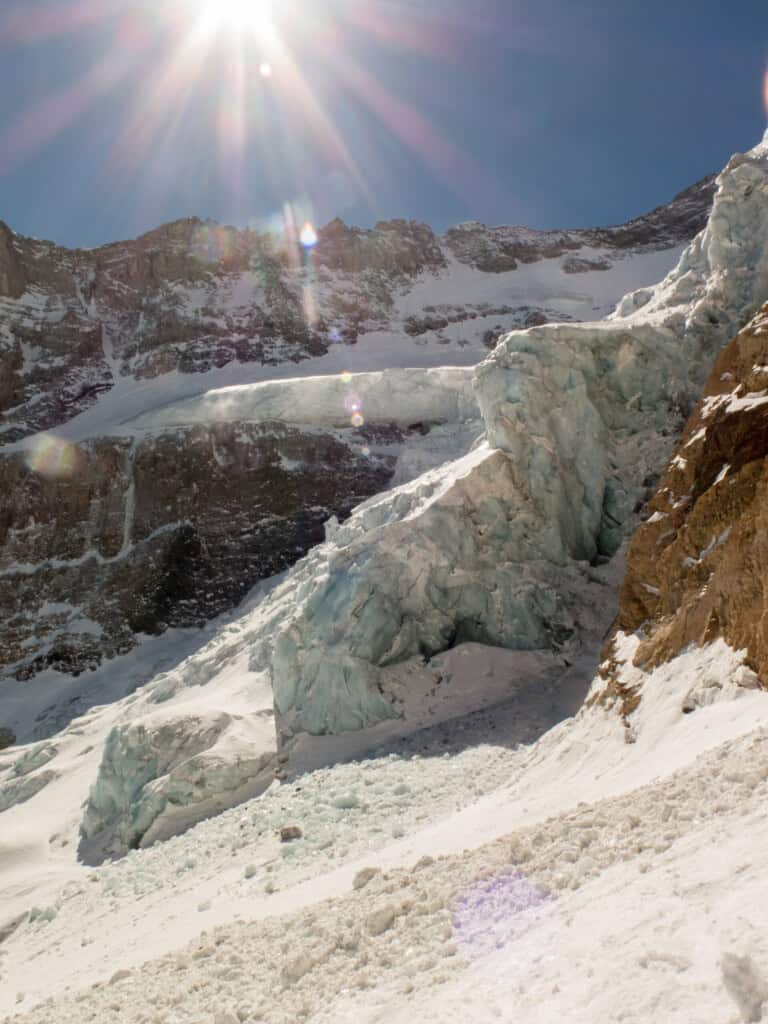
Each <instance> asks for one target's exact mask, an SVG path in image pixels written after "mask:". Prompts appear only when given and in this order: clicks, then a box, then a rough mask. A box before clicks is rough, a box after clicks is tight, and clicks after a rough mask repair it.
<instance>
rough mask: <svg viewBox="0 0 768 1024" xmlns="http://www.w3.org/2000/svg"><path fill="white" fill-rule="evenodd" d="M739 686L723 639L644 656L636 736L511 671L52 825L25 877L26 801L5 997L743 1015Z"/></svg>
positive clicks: (759, 958)
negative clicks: (65, 827)
mask: <svg viewBox="0 0 768 1024" xmlns="http://www.w3.org/2000/svg"><path fill="white" fill-rule="evenodd" d="M635 644H636V641H635V639H634V638H632V637H627V638H625V639H624V641H623V642H622V643H621V644H620V655H621V658H623V659H626V660H627V664H629V663H630V659H631V655H632V653H633V650H634V645H635ZM477 665H478V667H480V665H481V662H477ZM626 671H627V672H629V673H630V675H627V677H626V682H627V683H630V682H634V681H636V680H635V678H634V677H633V676H632V673H636V672H637V671H638V670H635V669H631V668H627V669H626ZM754 686H755V680H754V677H753V675H752V674H751V673H750V672H749V670H748V669H746V668H745V667H744V665H743V662H742V657H741V655H739V653H738V652H735V651H732V650H731V649H729V648H728V647H727V646H726V645H725V644H724V643H723V642H722V641H718V642H717V643H716V644H714V645H712V646H711V647H708V648H704V649H701V650H696V651H690V652H687V653H685V654H683V655H681V656H680V657H679V658H677V659H676V660H675V661H674V662H672V663H670V664H668V665H665V666H663V667H661V668H659V669H657V670H656V671H655V672H653V673H652V674H650V675H647V676H645V677H644V679H643V688H644V699H643V702H642V705H641V709H640V711H639V713H638V719H637V722H636V723H635V729H636V734H635V737H634V742H633V743H631V744H629V745H628V744H627V743H626V741H625V736H624V730H623V729H622V728H621V726H620V724H619V722H618V721H617V719H616V718H615V716H614V715H613V714H611V713H608V712H602V711H596V710H594V709H586V708H585V709H583V710H582V711H580V712H579V713H578V715H577V716H576V717H575V718H571V719H568V720H566V721H564V722H562V723H561V724H559V725H557V726H555V727H554V728H551V729H549V730H548V731H547V726H548V724H549V723H551V722H552V720H553V717H552V716H553V711H555V712H556V710H557V709H558V701H562V694H559V691H558V689H557V688H543V689H542V690H540V691H538V692H537V693H535V694H531V693H523V694H520V695H519V696H518V697H517V698H513V699H512V700H510V701H509V702H508V704H506V705H505V706H504V707H503V708H502V709H501V710H500V711H499V712H498V713H496V714H493V715H492V714H489V713H487V712H481V713H479V714H476V715H474V716H471V717H469V718H464V719H462V720H460V721H457V722H454V723H453V724H451V725H443V726H439V727H436V728H435V729H432V730H428V731H427V732H425V733H422V734H419V735H418V736H415V737H412V738H411V739H409V740H407V741H402V742H400V743H398V744H396V745H395V746H393V747H390V748H389V749H387V748H384V749H382V750H381V751H379V752H377V754H376V755H375V756H373V757H370V758H368V759H366V760H363V761H356V762H354V761H353V762H351V763H347V764H341V765H337V766H336V767H331V768H323V769H319V770H317V771H315V772H310V773H308V774H304V775H301V776H298V777H296V778H292V779H286V780H285V781H284V782H282V783H274V784H273V786H272V787H271V788H270V790H269V791H268V792H267V793H266V794H265V795H264V796H262V797H261V798H260V799H257V800H254V801H251V802H248V803H245V804H243V805H241V806H240V807H238V808H235V809H233V810H231V811H228V812H225V813H224V814H222V815H219V816H218V817H216V818H213V819H211V820H210V821H207V822H203V823H201V824H199V825H197V826H196V827H195V828H193V829H192V830H190V831H188V832H187V833H186V834H185V835H183V836H179V837H176V838H175V839H172V840H170V841H168V842H166V843H164V844H161V845H159V846H156V847H154V848H152V849H151V850H146V851H137V852H134V853H131V854H130V855H129V856H128V857H126V858H125V859H123V860H122V861H120V862H117V863H115V864H112V865H105V866H103V867H101V868H100V869H98V870H95V871H93V870H90V869H88V868H84V867H76V866H75V865H74V864H72V863H71V861H70V862H68V863H66V857H65V851H63V850H62V851H60V852H59V853H58V854H56V855H54V857H53V858H52V859H49V862H48V864H49V866H48V869H47V872H48V873H47V876H46V877H45V878H44V881H40V880H39V879H38V881H37V884H36V886H35V887H34V888H33V889H32V890H31V891H30V889H29V885H28V883H26V884H25V883H24V882H23V878H24V877H25V873H26V869H25V865H24V861H25V859H27V858H33V857H34V856H35V855H37V856H38V857H41V856H43V852H42V851H43V848H44V847H45V846H46V845H47V844H46V840H45V833H44V831H42V830H41V825H44V824H45V823H44V820H41V818H40V817H39V816H35V817H32V816H28V817H27V819H26V825H25V828H21V827H18V828H17V829H16V830H14V831H13V832H12V833H10V834H11V835H12V836H13V838H12V839H11V840H10V841H8V840H4V841H3V861H4V867H5V871H4V874H5V879H6V880H5V892H4V906H5V907H7V914H8V917H9V918H10V921H9V922H8V925H7V926H6V929H5V930H6V931H9V934H8V937H7V938H5V940H4V941H3V943H2V945H0V949H2V950H3V954H2V956H1V957H0V963H1V964H2V967H1V968H0V969H1V970H2V972H3V980H4V982H5V984H4V986H3V989H2V993H3V994H2V996H1V997H0V998H2V1003H0V1005H2V1007H3V1008H4V1009H5V1010H6V1012H9V1013H10V1012H12V1011H15V1012H17V1013H20V1012H21V1011H23V1010H25V1009H27V1008H29V1007H31V1006H33V1005H34V1004H38V1008H37V1009H34V1010H32V1012H31V1014H29V1015H27V1016H24V1017H23V1018H20V1019H23V1020H25V1021H29V1022H33V1021H34V1022H40V1024H42V1022H43V1021H46V1022H52V1021H55V1022H56V1024H65V1022H74V1021H78V1022H80V1021H84V1020H90V1019H97V1020H99V1021H115V1022H120V1024H134V1022H136V1024H139V1022H141V1021H144V1022H146V1021H154V1020H155V1019H157V1020H161V1021H163V1022H166V1021H167V1022H169V1024H182V1022H195V1024H197V1022H205V1024H216V1022H221V1021H225V1020H227V1021H228V1020H229V1019H230V1018H229V1017H227V1016H226V1015H227V1014H229V1015H231V1019H232V1020H236V1021H240V1022H251V1021H253V1022H255V1021H268V1022H270V1024H292V1022H294V1021H297V1020H308V1021H313V1022H315V1024H337V1022H347V1021H349V1022H350V1024H351V1022H352V1021H355V1022H357V1021H370V1022H373V1021H380V1022H382V1024H383V1022H384V1021H389V1020H396V1021H398V1022H403V1024H405V1022H406V1021H410V1020H413V1019H416V1018H420V1017H424V1019H426V1020H430V1021H435V1022H437V1021H445V1020H452V1021H456V1022H457V1024H458V1022H467V1024H485V1022H486V1021H492V1020H502V1021H509V1022H510V1024H511V1022H512V1021H530V1022H536V1024H539V1022H541V1024H543V1022H545V1021H551V1020H555V1019H563V1020H568V1021H577V1022H583V1024H587V1022H592V1021H595V1020H626V1021H630V1022H638V1024H639V1022H646V1021H650V1020H657V1019H659V1018H660V1017H661V1018H663V1019H664V1020H670V1021H673V1022H679V1024H684V1022H685V1024H689V1022H691V1021H698V1020H701V1021H702V1022H703V1021H705V1020H711V1019H712V1014H713V1013H716V1014H717V1019H722V1020H724V1021H732V1022H734V1024H736V1022H738V1021H739V1020H740V1019H743V1020H748V1019H750V1018H749V1017H741V1018H740V1017H739V1016H738V1013H739V1010H738V1007H739V1006H740V1005H742V1004H743V1005H746V1004H747V1003H749V1001H750V1000H752V1002H753V1003H754V1001H755V1000H757V999H758V997H759V996H760V993H761V991H762V989H761V988H760V986H761V984H762V979H764V978H765V977H766V974H768V945H767V944H766V939H765V934H764V929H763V927H762V925H763V922H762V916H761V915H762V907H763V906H764V899H765V897H766V896H768V875H766V872H765V870H764V868H763V867H762V866H761V863H760V861H759V859H758V860H757V861H755V859H754V850H755V849H756V848H757V849H759V848H760V843H761V841H762V840H763V839H765V838H768V836H765V835H764V834H763V833H764V832H765V823H764V815H762V807H763V805H764V801H765V796H766V786H767V785H768V696H766V694H765V693H764V692H762V691H760V690H758V689H755V688H754ZM695 688H698V689H700V690H701V689H706V690H708V691H709V693H710V697H709V699H708V700H706V701H702V702H701V704H700V705H699V706H698V707H697V709H696V710H695V712H694V713H692V714H686V713H685V711H684V710H683V707H684V704H685V703H686V699H687V698H688V696H689V693H690V691H691V689H695ZM562 710H563V704H562V703H560V704H559V711H560V713H562ZM555 717H556V713H555ZM87 740H88V735H87V729H86V728H83V735H82V736H81V739H80V742H81V743H86V744H87ZM20 824H21V823H20V822H19V825H20ZM285 826H294V827H297V828H298V829H299V830H300V833H301V835H300V838H296V839H294V840H292V841H288V842H280V839H279V835H278V834H277V830H278V829H280V828H283V827H285ZM49 857H50V855H49ZM27 877H28V876H27ZM46 886H47V888H46ZM640 896H642V898H638V897H640ZM33 901H34V902H33ZM24 911H27V912H29V913H28V916H23V914H24ZM14 919H18V923H17V924H16V926H15V927H13V926H12V923H11V922H12V921H13V920H14ZM190 940H192V941H191V944H189V945H186V946H185V945H184V944H185V943H187V942H189V941H190ZM147 957H150V960H149V961H148V962H145V961H146V960H147ZM744 958H746V960H744ZM139 968H140V969H139ZM89 985H95V987H93V988H87V987H86V986H89ZM67 989H69V990H70V994H67V991H66V990H67ZM46 1000H53V1001H52V1002H46ZM750 1005H751V1004H750ZM754 1019H759V1018H757V1017H756V1018H754Z"/></svg>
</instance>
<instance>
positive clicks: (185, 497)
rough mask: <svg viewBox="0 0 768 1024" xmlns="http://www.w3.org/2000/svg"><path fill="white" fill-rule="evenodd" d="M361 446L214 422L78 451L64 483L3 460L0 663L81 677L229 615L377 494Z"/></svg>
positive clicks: (345, 437) (370, 462) (371, 464)
mask: <svg viewBox="0 0 768 1024" xmlns="http://www.w3.org/2000/svg"><path fill="white" fill-rule="evenodd" d="M394 433H395V435H396V436H397V437H399V436H400V434H399V433H398V432H397V431H395V432H394ZM363 441H364V438H363V437H360V436H358V435H356V434H354V432H352V431H346V432H341V431H337V432H332V431H311V430H303V431H302V430H299V429H296V428H291V427H287V426H285V425H284V424H279V423H264V424H257V423H243V424H237V423H220V424H212V425H210V426H202V425H200V426H192V427H189V428H182V429H178V430H174V431H172V432H167V433H163V434H157V435H152V434H150V435H146V436H144V437H142V438H138V439H135V440H133V439H131V438H103V439H99V440H95V441H89V442H83V443H82V444H80V445H76V446H75V445H72V446H69V449H68V458H69V459H70V460H71V471H70V472H68V473H64V474H63V475H60V476H48V477H46V476H44V475H42V474H41V472H39V471H37V470H36V468H35V467H34V465H30V464H28V462H27V461H26V460H25V457H24V456H23V455H21V454H17V455H8V456H5V457H1V456H0V545H2V547H0V575H1V576H2V579H3V583H4V586H3V587H2V593H1V594H0V618H1V619H2V623H3V625H2V627H0V665H4V666H6V668H7V669H8V670H10V671H12V672H13V673H14V674H15V675H16V677H17V678H28V677H30V676H32V675H33V674H35V673H36V672H38V671H40V670H41V669H43V668H46V667H52V668H56V669H58V670H59V671H63V672H70V673H78V672H82V671H84V670H86V669H88V668H90V667H93V666H95V665H96V664H98V662H99V661H100V660H101V658H102V657H104V656H107V657H110V656H113V655H114V654H117V653H121V652H124V651H126V650H128V649H129V648H130V647H131V646H132V645H133V644H134V642H135V635H136V634H137V633H150V634H156V633H159V632H162V631H163V630H164V629H166V628H167V627H169V626H189V625H195V624H197V623H200V622H202V621H204V620H205V619H207V618H210V617H212V616H214V615H216V614H218V613H219V612H221V611H223V610H224V609H227V608H231V607H233V606H234V605H235V604H236V603H237V602H238V601H239V600H240V598H241V597H242V596H243V595H244V594H245V593H246V592H247V591H248V590H249V589H250V588H251V587H252V586H253V584H254V583H256V582H257V581H258V580H259V579H262V578H264V577H267V576H270V575H272V574H274V573H276V572H280V571H281V570H282V569H285V568H287V567H288V566H290V565H292V564H293V562H295V561H296V560H297V559H298V558H299V557H301V555H303V554H304V553H305V552H306V551H307V550H308V549H309V548H310V547H311V546H312V545H313V544H316V543H317V542H318V541H319V540H321V539H322V537H323V523H324V522H325V521H326V520H327V519H328V518H329V517H330V516H331V515H336V516H339V517H341V518H344V517H345V516H346V515H348V514H349V511H350V510H351V509H352V507H354V506H355V505H356V504H358V503H359V502H360V501H361V500H362V499H364V498H365V497H367V496H368V495H369V494H371V493H374V492H376V491H378V490H381V489H382V487H384V486H385V485H386V483H387V482H388V480H389V479H390V477H391V475H392V471H393V468H394V464H395V457H394V455H391V456H390V455H386V454H381V455H377V456H372V455H370V454H368V455H364V454H363V452H362V447H363Z"/></svg>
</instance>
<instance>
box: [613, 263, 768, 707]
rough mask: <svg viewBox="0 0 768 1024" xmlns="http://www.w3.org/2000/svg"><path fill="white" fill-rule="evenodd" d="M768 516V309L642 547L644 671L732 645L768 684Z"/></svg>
mask: <svg viewBox="0 0 768 1024" xmlns="http://www.w3.org/2000/svg"><path fill="white" fill-rule="evenodd" d="M766 290H768V282H767V289H766ZM767 509H768V305H766V306H764V307H763V309H762V311H761V312H760V313H759V314H758V315H757V316H756V317H755V318H754V319H753V320H752V321H751V323H750V324H749V325H748V326H747V327H746V328H745V329H744V330H742V331H741V332H740V333H739V334H738V335H737V336H736V337H735V338H734V339H733V341H732V342H731V343H730V344H729V345H728V346H727V347H726V349H725V350H724V351H723V353H722V354H721V355H720V357H719V359H718V360H717V362H716V363H715V367H714V369H713V370H712V373H711V374H710V376H709V379H708V380H707V383H706V385H705V388H704V393H703V396H702V399H701V401H700V402H699V404H698V406H697V407H696V409H695V411H694V413H693V415H692V416H691V418H690V420H689V421H688V424H687V425H686V427H685V430H684V432H683V435H682V438H681V440H680V442H679V444H678V446H677V448H676V451H675V453H674V456H673V458H672V459H671V461H670V462H669V463H668V465H667V467H666V469H665V471H664V473H663V475H662V478H661V481H660V485H659V488H658V490H657V491H656V494H655V495H654V497H653V499H652V500H651V502H650V503H649V505H648V507H647V519H646V521H645V522H644V523H643V525H642V526H641V527H640V528H639V529H638V531H637V532H636V534H635V536H634V538H633V541H632V545H631V547H630V550H629V554H628V557H627V571H626V577H625V579H624V582H623V585H622V588H621V595H620V605H619V612H618V618H617V622H616V628H617V629H620V630H622V631H623V632H627V633H628V632H634V631H635V630H640V631H641V633H642V637H643V639H642V642H641V643H640V645H639V647H638V650H637V653H636V655H635V658H634V664H635V665H637V666H639V667H642V668H653V667H654V666H656V665H659V664H661V663H663V662H665V661H668V660H669V659H671V658H673V657H674V656H675V655H676V654H678V653H679V652H680V651H682V650H683V649H684V648H685V647H687V646H688V645H689V644H706V643H709V642H711V641H712V640H714V639H715V638H717V637H723V638H724V639H725V640H726V642H727V643H728V644H729V645H730V646H732V647H733V648H734V649H736V650H746V652H747V655H748V664H749V665H750V666H751V668H753V669H754V671H755V672H756V673H757V674H758V676H759V678H760V679H761V680H762V682H763V685H766V684H768V625H767V623H768V590H766V580H767V579H768V513H767V512H766V510H767ZM610 652H611V645H610V644H609V646H608V648H607V651H606V656H607V657H608V658H610ZM747 674H749V673H747ZM607 675H609V676H610V673H607ZM707 699H708V698H707V696H706V694H702V693H697V694H691V695H689V699H688V701H687V707H685V708H684V710H693V709H694V708H695V707H697V706H701V705H702V703H706V702H707Z"/></svg>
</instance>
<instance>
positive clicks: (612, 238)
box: [0, 177, 714, 444]
mask: <svg viewBox="0 0 768 1024" xmlns="http://www.w3.org/2000/svg"><path fill="white" fill-rule="evenodd" d="M713 189H714V183H713V179H712V177H709V178H706V179H704V180H703V181H702V182H699V183H698V184H697V185H694V186H692V187H691V188H689V189H687V190H686V191H684V192H682V193H681V194H680V195H679V196H677V197H675V199H673V200H672V201H671V202H670V203H669V204H667V205H666V206H662V207H659V208H658V209H657V210H654V211H652V212H651V213H650V214H647V215H646V216H644V217H640V218H637V219H636V220H633V221H630V222H629V223H628V224H625V225H622V226H620V227H615V228H605V229H593V230H577V231H531V230H529V229H527V228H516V227H499V228H486V227H485V226H484V225H482V224H478V223H469V224H462V225H459V226H458V227H456V228H453V229H451V230H450V231H448V232H447V233H446V234H445V235H444V236H438V235H435V234H434V232H433V231H432V230H431V229H430V228H429V227H428V226H427V225H425V224H418V223H416V222H414V221H398V220H395V221H382V222H380V223H379V224H377V225H376V227H375V228H374V229H372V230H363V229H360V228H353V227H348V226H347V225H345V224H344V223H343V222H342V221H340V220H335V221H332V222H331V223H330V224H328V225H327V226H326V227H325V228H322V229H320V231H319V232H318V241H317V245H316V247H315V248H314V249H313V250H312V251H311V252H309V251H306V250H303V249H302V247H301V246H300V245H299V243H298V240H297V239H296V237H295V234H292V233H291V231H290V230H287V231H286V232H283V233H281V234H280V235H277V236H274V235H271V234H268V233H262V232H257V231H250V230H244V231H238V230H236V229H234V228H230V227H223V226H220V225H218V224H215V223H214V222H211V221H206V222H203V221H200V220H195V219H189V220H182V221H177V222H176V223H173V224H168V225H165V226H164V227H161V228H158V229H157V230H156V231H151V232H149V233H148V234H146V235H143V236H142V237H141V238H138V239H137V240H136V241H133V242H121V243H116V244H113V245H107V246H103V247H102V248H99V249H95V250H71V249H64V248H61V247H60V246H56V245H54V244H53V243H50V242H42V241H38V240H37V239H30V238H23V237H22V236H20V235H17V234H16V233H15V232H13V231H12V230H11V229H10V228H8V227H7V226H6V225H4V224H2V223H0V381H2V384H0V440H2V441H3V442H4V443H5V444H8V443H11V442H13V441H15V440H18V439H20V438H22V437H25V436H28V435H29V434H31V433H33V432H36V431H41V430H48V429H50V428H52V427H57V426H60V425H61V424H62V423H63V422H64V421H66V420H68V419H71V418H72V417H74V416H76V415H77V414H78V413H82V412H83V411H84V410H87V409H91V408H92V407H93V406H94V405H95V404H97V403H98V399H99V396H100V395H103V394H104V393H106V392H109V391H110V390H113V391H116V392H118V393H120V394H124V393H126V392H131V393H133V394H134V399H135V400H136V401H141V397H140V396H142V395H143V396H144V397H145V400H148V401H149V403H150V404H156V403H157V401H159V400H162V397H160V398H158V395H160V396H162V394H165V396H166V400H167V399H168V397H178V396H180V395H181V394H183V393H184V392H185V391H186V392H187V393H194V392H195V391H199V390H204V389H205V387H206V386H211V382H212V381H214V380H216V379H217V380H218V382H219V383H225V382H231V383H234V382H238V383H239V382H245V381H247V380H258V379H264V378H265V377H266V376H273V377H274V376H286V375H287V376H295V375H297V374H298V373H300V374H301V376H307V375H309V374H312V373H318V372H321V373H322V372H334V369H335V370H336V371H338V370H339V369H350V370H353V369H356V368H359V369H374V368H378V367H383V366H392V365H407V366H415V365H435V364H445V363H447V362H452V361H455V360H456V359H457V358H459V360H460V361H461V362H462V363H467V362H471V363H474V362H477V360H478V358H479V357H480V356H481V355H482V353H483V352H484V351H487V348H488V347H493V344H494V343H495V339H496V338H497V337H498V336H499V335H500V334H501V333H502V332H503V331H504V330H505V329H509V328H511V327H516V326H521V325H526V324H532V323H543V322H546V321H548V320H574V319H575V320H583V319H594V317H595V315H597V316H603V315H605V314H606V313H608V312H609V311H610V309H611V308H612V307H613V306H614V305H615V303H616V301H617V300H618V299H619V298H620V297H621V295H623V294H624V292H626V291H627V290H628V289H629V288H631V287H636V286H639V285H642V284H649V283H652V281H653V280H655V279H657V278H658V277H659V276H661V274H663V273H664V272H665V271H666V270H667V269H669V267H670V266H671V265H672V263H673V262H674V260H675V258H676V255H677V250H678V247H679V246H681V245H682V244H684V243H686V242H688V241H689V240H690V239H691V238H692V237H693V236H694V235H695V234H696V232H697V231H699V230H700V229H701V227H702V226H703V225H704V222H705V221H706V217H707V214H708V212H709V209H710V206H711V203H712V194H713ZM351 345H359V346H360V347H361V348H364V349H365V352H364V353H363V354H362V355H357V354H350V353H349V351H348V349H347V346H351ZM339 346H341V349H342V352H341V354H339V355H334V353H333V349H334V348H336V347H339ZM323 357H329V358H326V359H324V358H323ZM335 359H336V360H338V359H341V362H340V364H339V365H336V364H335V363H334V360H335ZM398 360H400V362H398ZM329 361H330V366H329V365H328V363H329ZM345 361H347V362H348V363H349V365H344V364H345ZM225 368H226V369H225ZM217 371H218V373H217ZM196 374H201V375H207V380H206V383H203V382H202V379H201V380H200V381H198V382H195V380H190V379H189V378H191V377H193V376H194V375H196ZM157 378H164V383H163V384H162V386H159V387H155V388H153V387H152V386H151V383H150V382H152V381H156V379H157ZM142 385H144V386H143V387H142ZM134 411H135V410H134Z"/></svg>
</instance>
